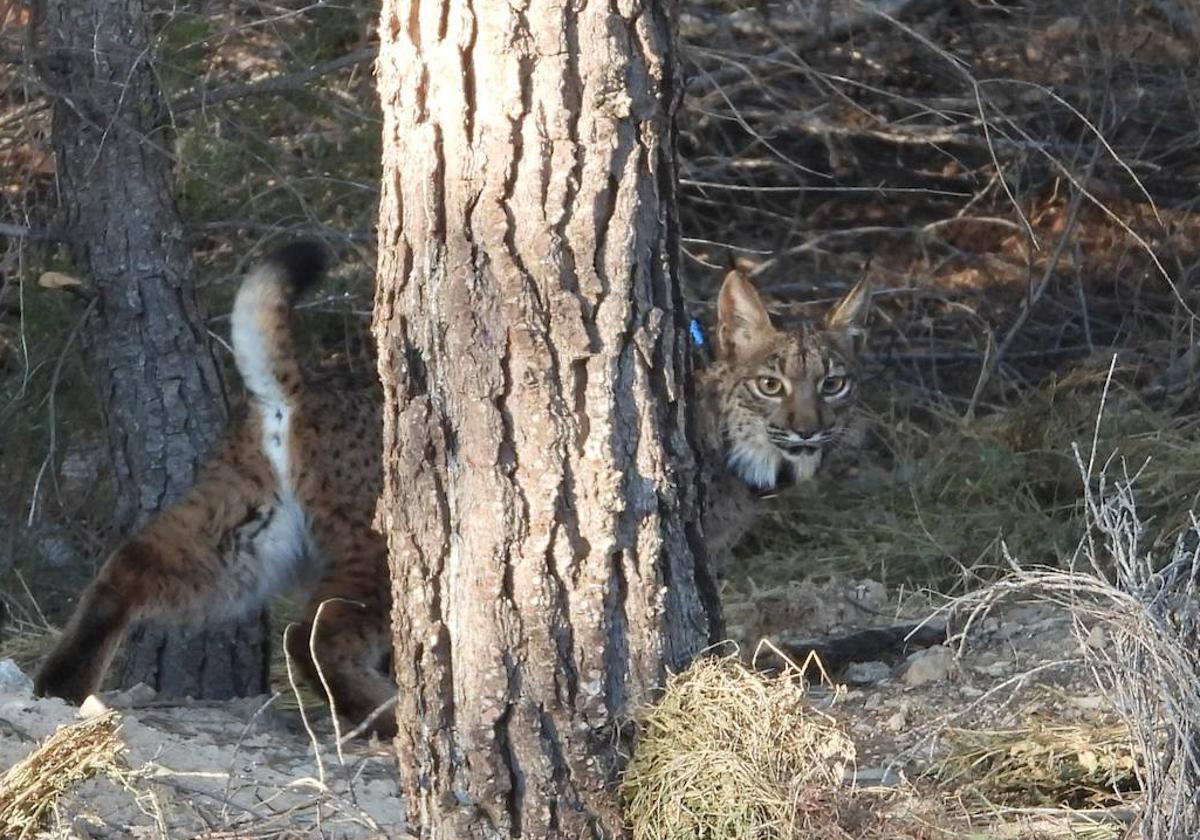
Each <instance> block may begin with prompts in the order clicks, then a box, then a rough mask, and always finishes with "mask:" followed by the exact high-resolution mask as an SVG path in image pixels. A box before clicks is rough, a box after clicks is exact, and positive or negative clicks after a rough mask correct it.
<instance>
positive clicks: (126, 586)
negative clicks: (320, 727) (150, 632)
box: [33, 541, 156, 705]
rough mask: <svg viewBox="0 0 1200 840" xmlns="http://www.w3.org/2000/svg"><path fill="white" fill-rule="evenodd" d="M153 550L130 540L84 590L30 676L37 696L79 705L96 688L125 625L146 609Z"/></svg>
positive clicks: (153, 557)
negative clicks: (53, 644) (52, 644)
mask: <svg viewBox="0 0 1200 840" xmlns="http://www.w3.org/2000/svg"><path fill="white" fill-rule="evenodd" d="M155 566H156V562H155V552H154V550H153V549H152V548H151V547H150V546H149V545H147V544H145V543H141V542H137V541H134V542H129V543H126V544H125V545H123V546H121V548H119V549H117V550H116V551H115V552H113V554H112V555H111V556H110V557H109V558H108V560H107V561H106V562H105V563H104V566H103V567H101V569H100V573H99V574H98V575H97V576H96V579H95V580H94V581H92V583H91V585H89V586H88V588H87V589H86V590H84V593H83V597H82V598H80V600H79V605H78V606H77V607H76V608H75V613H74V615H73V616H72V617H71V620H70V622H69V623H68V624H67V627H66V630H64V631H63V634H62V636H61V637H60V638H59V640H58V643H57V644H56V645H55V647H54V650H53V651H52V652H51V653H50V655H49V656H48V657H47V658H46V661H45V662H44V663H42V667H41V668H40V669H39V670H38V673H37V677H36V678H35V680H34V685H33V688H34V693H36V694H37V695H38V696H39V697H61V698H62V699H64V700H67V701H69V702H71V703H75V704H77V705H78V704H79V703H82V702H83V700H84V699H85V698H86V697H87V696H88V695H89V694H93V693H95V692H96V691H98V690H99V688H100V683H101V681H102V680H103V679H104V672H105V671H106V670H107V668H108V663H109V661H110V660H111V659H112V656H113V653H114V652H115V651H116V649H117V645H118V644H119V643H120V641H121V638H122V637H123V636H124V635H125V631H126V629H127V628H128V627H129V626H130V624H132V623H133V622H135V621H137V620H138V618H139V617H140V615H141V613H142V612H144V610H145V607H146V602H147V599H148V597H149V593H150V587H149V586H148V585H147V584H148V580H147V577H148V576H149V575H152V574H154V573H155V571H154V567H155Z"/></svg>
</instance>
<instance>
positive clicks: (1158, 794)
mask: <svg viewBox="0 0 1200 840" xmlns="http://www.w3.org/2000/svg"><path fill="white" fill-rule="evenodd" d="M1101 422H1102V421H1101V420H1097V428H1098V429H1099V427H1100V426H1101ZM1075 452H1076V462H1077V465H1078V468H1079V471H1080V472H1081V474H1082V475H1083V486H1084V505H1085V514H1084V519H1085V525H1086V530H1085V534H1084V538H1083V540H1082V541H1081V543H1080V546H1079V550H1078V552H1077V553H1076V556H1075V558H1074V560H1073V562H1072V563H1071V564H1070V565H1069V567H1068V568H1067V569H1066V570H1057V569H1044V568H1031V567H1025V566H1022V565H1021V564H1019V563H1018V562H1016V561H1015V560H1013V559H1011V558H1010V560H1009V562H1010V565H1011V572H1010V574H1009V576H1008V577H1007V578H1005V579H1004V580H1002V581H999V582H997V583H996V584H994V585H992V586H990V587H988V588H987V589H985V590H982V591H981V592H979V593H975V594H974V595H973V596H971V598H969V599H967V603H968V604H969V605H970V606H971V612H970V616H969V619H968V622H967V629H968V631H969V629H970V625H971V624H972V623H973V622H974V621H976V620H978V618H979V617H980V616H982V615H983V614H985V613H986V612H987V611H989V610H990V609H991V608H992V607H994V606H995V605H996V604H998V603H1000V602H1001V601H1003V600H1006V599H1009V598H1013V597H1021V598H1031V597H1032V598H1037V599H1041V600H1043V601H1046V602H1050V603H1054V604H1057V605H1059V606H1061V607H1063V608H1064V609H1066V610H1068V611H1069V612H1070V614H1071V616H1072V617H1073V619H1074V622H1075V630H1076V635H1077V637H1078V640H1079V647H1080V650H1081V651H1082V656H1083V657H1084V660H1085V662H1086V663H1087V665H1088V666H1089V668H1090V670H1091V672H1092V674H1093V675H1094V677H1095V679H1096V682H1097V684H1098V686H1099V687H1100V689H1101V690H1102V691H1103V692H1104V693H1105V695H1106V696H1107V697H1108V699H1109V701H1110V702H1111V704H1112V706H1113V708H1114V709H1115V711H1116V713H1117V714H1118V716H1119V717H1120V718H1121V720H1122V723H1123V724H1124V725H1125V727H1126V729H1127V731H1128V733H1129V738H1130V740H1131V742H1132V744H1133V749H1134V752H1135V754H1136V755H1138V756H1142V757H1143V760H1142V761H1140V762H1138V763H1137V764H1136V765H1135V768H1134V769H1135V771H1136V773H1137V776H1138V780H1139V782H1140V786H1141V789H1142V791H1143V792H1144V796H1145V802H1144V805H1143V808H1142V817H1141V825H1140V836H1141V837H1143V838H1146V840H1167V838H1172V840H1173V838H1179V837H1198V836H1200V718H1198V717H1197V714H1196V710H1197V709H1200V656H1198V654H1197V650H1200V519H1197V518H1196V516H1195V514H1194V513H1193V514H1192V524H1191V527H1190V528H1189V529H1188V530H1187V531H1185V532H1183V533H1181V534H1179V536H1178V538H1177V539H1176V541H1175V544H1174V547H1173V548H1172V549H1171V550H1170V551H1168V552H1166V554H1165V556H1163V552H1161V551H1157V550H1155V548H1156V546H1155V545H1154V541H1153V535H1152V533H1151V532H1150V531H1149V529H1148V528H1147V525H1146V524H1145V519H1144V517H1143V516H1140V515H1139V511H1138V506H1137V500H1136V497H1135V493H1134V486H1135V484H1136V483H1137V480H1138V478H1139V475H1140V473H1139V471H1137V470H1130V469H1129V467H1128V466H1127V465H1126V463H1125V462H1123V461H1118V460H1117V459H1116V458H1115V457H1114V458H1111V459H1110V460H1109V461H1108V462H1107V463H1104V462H1100V461H1098V460H1097V456H1096V446H1095V443H1093V446H1092V449H1091V452H1090V453H1081V452H1080V451H1079V449H1078V448H1076V450H1075ZM1118 471H1119V476H1120V477H1119V478H1118V479H1115V480H1114V479H1113V478H1111V477H1110V475H1109V473H1110V472H1118ZM1098 638H1099V639H1101V640H1102V641H1100V642H1097V641H1096V640H1097V639H1098Z"/></svg>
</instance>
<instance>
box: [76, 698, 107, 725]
mask: <svg viewBox="0 0 1200 840" xmlns="http://www.w3.org/2000/svg"><path fill="white" fill-rule="evenodd" d="M107 711H108V706H106V705H105V704H104V701H103V700H101V699H100V698H99V697H97V696H96V695H95V694H89V695H88V696H87V698H86V699H85V700H84V701H83V703H82V705H80V707H79V716H80V717H81V718H83V719H84V720H91V719H92V718H97V717H100V715H102V714H104V713H105V712H107Z"/></svg>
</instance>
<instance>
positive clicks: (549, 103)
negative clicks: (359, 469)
mask: <svg viewBox="0 0 1200 840" xmlns="http://www.w3.org/2000/svg"><path fill="white" fill-rule="evenodd" d="M672 26H673V22H672V20H671V17H670V14H669V10H668V9H667V8H666V5H665V4H663V3H659V2H653V1H651V2H637V0H633V2H622V3H613V4H601V3H587V4H580V3H573V2H566V0H534V2H532V3H529V4H527V5H524V6H522V5H520V4H509V3H490V2H486V3H485V2H479V0H474V2H472V0H440V1H436V2H435V1H434V0H431V1H430V2H424V0H423V1H422V2H420V3H417V2H411V3H410V2H400V0H384V4H383V13H382V21H381V33H382V46H381V52H380V61H379V67H378V76H379V84H380V95H381V99H382V104H383V110H384V174H383V189H382V200H381V210H380V259H379V273H378V286H377V292H376V316H375V318H376V320H375V333H376V338H377V340H378V343H379V351H380V358H379V369H380V376H381V379H382V380H383V385H384V390H385V424H384V438H385V440H384V453H383V455H384V464H385V488H384V496H383V499H382V501H381V507H380V522H381V525H382V527H383V528H384V529H385V531H386V534H387V537H388V543H389V549H390V554H391V563H392V576H393V595H394V604H395V607H394V615H393V618H394V626H395V648H396V649H395V669H396V674H397V679H398V682H399V688H400V691H399V708H398V719H399V724H400V734H399V737H398V738H397V750H398V753H399V758H400V767H401V773H402V774H403V777H404V786H405V790H406V794H407V803H408V804H407V807H408V814H409V818H410V820H411V822H412V823H413V825H414V827H418V828H419V830H420V831H421V833H422V836H425V837H440V838H455V839H456V840H457V838H467V837H517V836H520V837H526V838H543V837H571V838H575V837H612V836H618V835H620V834H621V833H622V830H621V823H620V820H619V818H618V816H617V814H616V811H615V804H614V803H615V800H614V797H613V786H612V785H613V781H614V776H615V772H616V771H617V770H618V768H619V767H620V764H621V758H622V755H623V751H624V750H625V749H626V748H627V747H628V736H629V731H628V729H629V728H628V726H626V724H627V722H628V717H627V716H628V715H629V714H630V712H631V711H632V710H633V708H634V706H635V705H636V704H637V703H639V702H641V701H644V700H647V699H650V698H651V696H652V693H653V691H654V689H655V687H656V686H659V685H660V684H661V682H662V679H663V677H664V674H665V671H664V669H665V668H668V667H669V668H680V667H683V666H684V665H685V664H686V663H687V662H688V661H689V660H690V658H691V657H693V656H694V655H695V654H696V652H697V651H698V650H700V649H701V648H702V647H703V646H704V645H706V644H707V643H708V641H709V639H710V637H711V636H712V635H714V634H715V633H717V632H718V629H717V628H718V627H719V622H720V614H719V607H718V604H717V598H716V593H715V588H714V586H713V584H712V580H711V578H710V577H709V576H708V574H707V564H706V562H705V560H704V557H703V545H702V540H701V535H700V533H699V530H698V528H697V526H696V516H695V512H696V510H697V507H696V505H697V500H696V497H695V496H696V490H695V488H696V485H697V480H696V478H697V465H696V463H695V461H694V457H693V454H692V448H691V446H690V445H689V438H688V432H689V430H688V428H687V419H686V418H687V413H686V410H685V409H686V405H687V398H688V393H689V390H690V385H689V383H690V367H689V361H688V352H687V346H686V343H685V338H684V329H683V328H684V321H683V312H682V306H681V298H680V290H679V286H678V283H677V279H676V256H677V234H676V224H675V197H674V189H675V178H676V173H675V168H674V157H673V140H674V137H673V123H672V117H673V111H674V108H675V105H676V99H677V96H676V94H677V91H678V87H677V79H676V76H675V51H674V50H675V48H674V40H673V38H674V34H673V30H672Z"/></svg>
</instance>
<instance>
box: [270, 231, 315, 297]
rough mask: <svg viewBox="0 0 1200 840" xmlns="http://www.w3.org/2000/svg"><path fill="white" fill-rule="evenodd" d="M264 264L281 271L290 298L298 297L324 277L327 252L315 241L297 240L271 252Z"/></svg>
mask: <svg viewBox="0 0 1200 840" xmlns="http://www.w3.org/2000/svg"><path fill="white" fill-rule="evenodd" d="M266 262H268V263H270V264H272V265H275V266H278V267H279V268H281V269H282V270H283V273H284V276H286V277H287V282H288V286H290V287H291V291H292V296H293V297H299V296H300V295H302V294H304V293H305V292H306V291H308V290H309V289H310V288H312V287H313V286H315V285H317V284H318V283H320V282H321V280H322V279H323V278H324V277H325V271H326V270H327V269H328V268H329V251H328V250H326V248H325V246H324V245H322V244H321V243H320V242H317V241H316V240H315V239H298V240H296V241H295V242H290V243H288V244H287V245H284V246H283V247H282V248H277V249H275V250H274V251H272V252H271V254H270V255H269V256H268V257H267V259H266Z"/></svg>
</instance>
